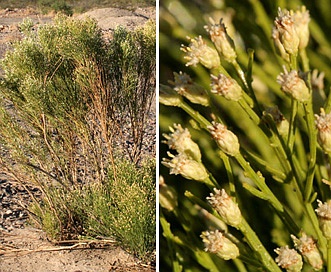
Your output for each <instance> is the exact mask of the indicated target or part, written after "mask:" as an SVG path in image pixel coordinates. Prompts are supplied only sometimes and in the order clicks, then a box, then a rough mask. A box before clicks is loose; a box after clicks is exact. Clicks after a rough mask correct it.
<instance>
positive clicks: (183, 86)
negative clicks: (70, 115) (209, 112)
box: [169, 72, 209, 106]
mask: <svg viewBox="0 0 331 272" xmlns="http://www.w3.org/2000/svg"><path fill="white" fill-rule="evenodd" d="M169 82H170V83H171V84H173V85H174V90H175V91H176V92H177V93H178V94H180V95H182V96H184V97H186V98H187V99H188V100H190V101H191V102H192V103H194V104H200V105H203V106H208V105H209V97H208V95H207V92H206V90H205V89H204V88H203V87H202V86H200V85H198V84H196V83H194V82H193V80H192V79H191V77H190V76H189V75H188V74H186V73H183V72H179V73H174V81H169Z"/></svg>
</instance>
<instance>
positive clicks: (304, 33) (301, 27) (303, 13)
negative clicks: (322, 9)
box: [290, 6, 310, 49]
mask: <svg viewBox="0 0 331 272" xmlns="http://www.w3.org/2000/svg"><path fill="white" fill-rule="evenodd" d="M290 13H291V16H292V18H293V21H294V27H295V30H296V33H297V34H298V37H299V40H300V42H299V48H300V49H303V48H306V47H307V44H308V42H309V28H308V25H309V21H310V15H309V11H308V10H306V7H305V6H302V7H301V8H300V9H298V10H297V11H296V12H293V11H292V10H291V12H290Z"/></svg>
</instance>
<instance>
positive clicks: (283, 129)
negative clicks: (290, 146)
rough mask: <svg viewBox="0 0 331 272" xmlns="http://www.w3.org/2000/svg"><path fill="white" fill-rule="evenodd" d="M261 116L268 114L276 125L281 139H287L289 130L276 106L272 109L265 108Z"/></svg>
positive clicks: (286, 122)
mask: <svg viewBox="0 0 331 272" xmlns="http://www.w3.org/2000/svg"><path fill="white" fill-rule="evenodd" d="M263 114H264V115H267V114H270V115H271V117H272V119H273V120H274V122H275V124H276V127H277V130H278V133H279V134H280V135H281V136H283V137H287V135H288V130H289V122H288V121H287V120H286V118H285V117H284V115H283V114H282V113H281V112H280V110H279V109H278V107H277V106H275V107H272V108H267V109H266V111H265V112H264V113H263Z"/></svg>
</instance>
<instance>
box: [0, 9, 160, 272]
mask: <svg viewBox="0 0 331 272" xmlns="http://www.w3.org/2000/svg"><path fill="white" fill-rule="evenodd" d="M76 16H77V18H83V17H84V16H90V17H92V18H95V19H96V20H97V21H98V24H99V26H100V27H101V28H102V29H103V31H104V34H105V36H106V37H111V32H112V30H114V29H115V28H116V27H117V26H119V25H121V26H125V27H127V28H130V29H132V28H134V27H136V26H138V25H142V24H144V23H145V22H146V21H147V20H148V19H150V18H153V19H155V8H154V7H151V8H144V9H137V10H135V11H127V10H120V9H115V8H109V9H108V8H107V9H97V10H92V11H89V12H87V13H85V14H80V15H76ZM26 17H29V18H30V19H32V20H33V21H34V22H35V23H36V24H42V23H45V22H51V20H52V17H53V15H41V14H38V12H36V11H35V10H33V9H11V10H8V9H7V10H0V58H2V57H3V55H4V52H5V51H6V50H7V49H8V48H10V45H11V43H12V42H13V41H15V40H17V39H19V38H20V37H21V33H20V32H19V23H21V22H22V20H23V18H26ZM0 76H1V71H0ZM152 111H154V113H155V108H154V109H152ZM154 116H155V115H154ZM152 123H154V124H155V122H152ZM0 151H1V150H0ZM0 153H2V152H0ZM0 155H2V154H0ZM29 189H30V190H32V191H34V190H33V188H32V189H31V188H29ZM35 193H36V195H38V190H35ZM28 199H29V197H28V195H27V192H26V190H25V188H24V187H23V186H22V184H17V183H15V182H13V181H12V180H11V179H10V177H8V176H6V175H5V174H4V172H3V171H2V169H0V272H50V271H54V272H60V271H61V272H62V271H63V272H64V271H68V272H87V271H95V272H103V271H105V272H108V271H148V272H151V271H155V266H154V265H153V264H151V263H142V262H141V261H140V260H138V259H136V258H135V257H134V256H133V255H132V254H129V253H128V252H126V251H125V250H123V249H122V248H120V247H119V246H117V245H116V242H115V241H111V240H95V241H72V242H71V243H65V244H56V243H54V241H49V240H48V239H47V237H46V235H45V233H44V232H43V231H41V230H38V229H35V228H32V227H31V226H29V225H28V224H27V223H26V222H27V218H28V214H27V211H26V209H25V208H26V206H27V205H28V202H29V200H28ZM152 263H153V261H152Z"/></svg>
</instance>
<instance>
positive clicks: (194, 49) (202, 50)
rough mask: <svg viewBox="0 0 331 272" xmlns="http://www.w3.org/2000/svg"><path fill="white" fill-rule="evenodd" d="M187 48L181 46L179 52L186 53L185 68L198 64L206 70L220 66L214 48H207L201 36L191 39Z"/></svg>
mask: <svg viewBox="0 0 331 272" xmlns="http://www.w3.org/2000/svg"><path fill="white" fill-rule="evenodd" d="M187 38H188V39H189V40H190V42H191V43H190V44H189V46H184V45H182V47H181V50H182V51H183V52H185V53H186V56H185V57H184V59H186V60H188V62H187V63H186V66H190V65H193V66H195V65H197V64H198V63H199V62H200V63H201V64H202V65H203V66H205V67H206V68H208V69H212V68H217V67H219V66H220V58H219V55H218V53H217V51H216V50H215V49H214V48H211V47H209V46H208V45H207V44H206V42H205V41H204V40H203V39H202V37H201V36H199V37H197V38H195V39H191V38H189V37H187Z"/></svg>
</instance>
